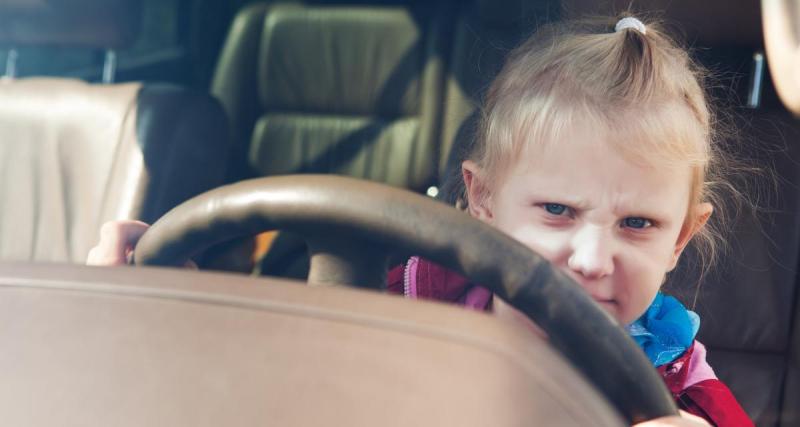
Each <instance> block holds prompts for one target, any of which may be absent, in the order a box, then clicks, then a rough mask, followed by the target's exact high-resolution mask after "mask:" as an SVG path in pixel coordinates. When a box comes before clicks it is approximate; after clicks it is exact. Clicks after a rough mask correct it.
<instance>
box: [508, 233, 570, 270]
mask: <svg viewBox="0 0 800 427" xmlns="http://www.w3.org/2000/svg"><path fill="white" fill-rule="evenodd" d="M496 227H497V228H498V229H499V230H501V231H503V232H504V233H506V234H508V235H509V236H511V237H513V238H514V239H515V240H517V241H519V242H520V243H522V244H523V245H525V246H527V247H529V248H531V249H532V250H533V251H534V252H536V253H538V254H539V255H541V256H542V257H544V258H545V259H546V260H548V261H550V262H551V263H553V264H556V265H565V264H566V257H565V254H566V250H565V249H566V247H567V243H568V237H567V236H566V233H563V232H554V231H553V230H549V229H547V228H546V227H537V226H535V225H531V224H515V223H497V224H496Z"/></svg>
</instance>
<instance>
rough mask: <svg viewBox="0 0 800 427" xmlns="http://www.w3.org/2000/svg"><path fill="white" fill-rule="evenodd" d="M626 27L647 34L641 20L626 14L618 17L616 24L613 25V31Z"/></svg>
mask: <svg viewBox="0 0 800 427" xmlns="http://www.w3.org/2000/svg"><path fill="white" fill-rule="evenodd" d="M628 28H633V29H634V30H636V31H638V32H640V33H642V34H647V28H645V26H644V24H643V23H642V21H640V20H638V19H636V18H634V17H633V16H626V17H624V18H622V19H620V20H619V22H617V25H615V26H614V31H616V32H620V31H622V30H625V29H628Z"/></svg>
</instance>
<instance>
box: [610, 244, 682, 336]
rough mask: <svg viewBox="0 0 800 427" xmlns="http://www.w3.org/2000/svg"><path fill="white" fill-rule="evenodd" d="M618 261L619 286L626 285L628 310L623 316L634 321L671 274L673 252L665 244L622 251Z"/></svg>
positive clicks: (628, 321)
mask: <svg viewBox="0 0 800 427" xmlns="http://www.w3.org/2000/svg"><path fill="white" fill-rule="evenodd" d="M620 255H621V256H620V258H619V259H618V261H619V262H618V264H617V270H616V273H617V275H616V276H617V277H616V280H617V286H620V285H622V289H619V288H618V290H619V291H622V294H623V295H622V299H623V304H624V309H623V312H622V313H620V314H621V318H620V319H619V320H620V321H622V322H623V323H630V322H633V321H634V320H636V319H637V318H639V316H641V315H642V314H644V312H645V311H646V310H647V308H648V307H649V306H650V303H652V302H653V299H654V298H655V296H656V293H657V292H658V291H659V289H661V285H662V284H663V282H664V277H665V275H666V273H667V268H668V265H669V259H670V256H671V251H667V250H664V248H663V247H661V248H660V247H650V248H638V249H636V250H634V249H630V248H629V250H628V251H624V252H623V253H622V254H620Z"/></svg>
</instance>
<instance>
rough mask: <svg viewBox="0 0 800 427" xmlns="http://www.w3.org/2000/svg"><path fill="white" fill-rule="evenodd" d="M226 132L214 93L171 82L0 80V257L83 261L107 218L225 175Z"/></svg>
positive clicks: (177, 196)
mask: <svg viewBox="0 0 800 427" xmlns="http://www.w3.org/2000/svg"><path fill="white" fill-rule="evenodd" d="M226 132H227V129H226V123H225V120H224V116H223V113H222V111H221V108H220V107H219V105H218V104H216V102H215V101H213V100H212V99H211V98H210V97H208V96H206V95H203V96H201V95H191V94H189V93H187V92H185V91H182V90H179V89H176V88H169V87H147V88H144V89H143V88H142V86H141V85H140V84H137V83H129V84H122V85H114V86H101V85H89V84H87V83H84V82H81V81H77V80H67V79H38V78H36V79H22V80H4V81H2V82H0V134H2V135H3V138H2V139H0V205H1V206H3V210H2V213H1V214H0V259H3V260H32V261H61V262H79V263H82V262H84V261H85V259H86V255H87V253H88V251H89V249H90V248H91V247H92V246H93V245H94V244H95V243H96V242H97V238H98V234H97V233H98V230H99V228H100V225H101V224H102V223H103V222H105V221H107V220H111V219H122V218H132V219H143V220H146V221H152V220H154V219H156V218H157V217H158V216H160V215H161V214H163V213H164V212H166V211H167V210H168V209H169V208H171V207H172V206H174V205H176V204H177V203H179V202H180V201H182V200H184V199H186V198H188V197H190V196H192V195H194V194H197V193H199V192H202V191H205V190H207V189H209V188H211V187H213V186H216V185H218V184H219V183H221V181H222V177H223V174H224V156H225V149H226V135H227V133H226Z"/></svg>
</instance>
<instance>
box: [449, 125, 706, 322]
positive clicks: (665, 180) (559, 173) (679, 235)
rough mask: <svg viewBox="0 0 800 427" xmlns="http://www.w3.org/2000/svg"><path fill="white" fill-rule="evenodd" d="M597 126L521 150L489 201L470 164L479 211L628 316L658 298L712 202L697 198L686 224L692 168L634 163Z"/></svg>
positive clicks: (618, 314)
mask: <svg viewBox="0 0 800 427" xmlns="http://www.w3.org/2000/svg"><path fill="white" fill-rule="evenodd" d="M590 131H591V130H589V129H587V130H585V131H583V132H574V133H572V135H571V136H570V139H569V140H564V141H558V142H556V143H553V144H550V145H548V146H547V147H546V148H545V149H543V150H540V151H538V152H534V150H531V151H530V152H529V153H528V154H524V155H522V156H521V157H520V158H519V159H517V160H516V164H514V165H511V167H510V169H509V170H507V171H505V172H504V176H503V178H502V179H501V180H500V181H499V182H498V183H497V184H496V187H495V188H491V189H487V190H488V194H489V196H488V197H484V198H483V199H482V201H481V200H480V199H477V198H476V197H478V193H479V191H481V186H483V185H484V182H482V179H481V171H480V170H479V168H478V167H477V165H476V164H475V163H474V162H471V161H466V162H464V165H463V171H464V181H465V183H466V185H467V191H468V195H469V198H470V213H471V214H472V215H473V216H475V217H477V218H479V219H481V220H483V221H485V222H487V223H489V224H492V225H493V226H495V227H497V228H498V229H500V230H502V231H504V232H506V233H507V234H509V235H511V236H512V237H514V238H516V239H517V240H519V241H520V242H522V243H524V244H525V245H527V246H528V247H530V248H531V249H533V250H534V251H536V252H537V253H539V254H541V255H542V256H544V257H545V258H546V259H548V260H549V261H550V262H551V263H553V264H554V265H556V266H558V267H560V268H561V269H563V270H564V271H566V272H567V274H569V275H570V276H571V277H572V278H573V279H575V281H577V282H578V283H579V284H580V285H581V286H582V287H583V288H584V289H585V290H586V292H587V293H588V294H589V295H590V296H591V297H592V298H593V299H594V300H595V301H596V302H597V303H599V304H600V305H601V306H602V307H603V308H604V309H605V310H607V311H608V312H609V313H610V314H611V315H613V316H614V317H615V318H616V319H617V320H618V321H620V322H622V323H623V324H628V323H630V322H633V321H634V320H636V319H637V318H638V317H639V316H640V315H642V314H643V313H644V311H645V310H646V309H647V307H648V306H649V305H650V303H651V302H652V301H653V298H654V297H655V295H656V293H657V292H658V289H659V288H660V287H661V284H662V283H663V281H664V276H665V274H666V272H668V271H670V270H672V269H673V268H674V267H675V264H676V263H677V261H678V257H679V256H680V254H681V252H682V251H683V249H684V247H685V246H686V244H687V243H688V242H689V240H690V239H691V237H692V236H693V235H694V233H695V232H696V231H698V230H699V229H700V227H702V225H703V224H704V223H705V221H706V220H707V219H708V216H709V215H710V214H711V205H709V204H707V203H704V204H701V205H698V206H696V209H698V212H696V213H697V216H696V218H699V219H698V220H697V221H695V223H694V224H687V223H686V222H687V221H686V218H687V210H688V207H689V198H690V183H691V170H690V168H689V167H688V166H686V167H685V168H678V167H675V168H658V169H656V168H654V167H652V166H644V165H637V164H633V163H631V162H629V161H628V160H627V159H625V158H624V157H623V156H621V155H620V154H618V153H617V152H616V151H614V150H613V149H611V148H610V147H609V146H608V144H607V143H605V142H604V141H602V140H598V136H597V135H596V134H595V135H592V133H591V132H590ZM632 143H634V142H632ZM473 200H479V203H472V201H473Z"/></svg>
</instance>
